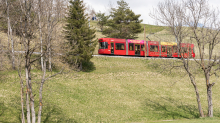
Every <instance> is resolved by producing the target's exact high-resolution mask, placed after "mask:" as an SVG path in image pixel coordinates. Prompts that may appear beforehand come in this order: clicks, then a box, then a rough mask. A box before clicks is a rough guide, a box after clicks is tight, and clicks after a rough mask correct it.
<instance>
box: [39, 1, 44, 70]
mask: <svg viewBox="0 0 220 123" xmlns="http://www.w3.org/2000/svg"><path fill="white" fill-rule="evenodd" d="M38 4H39V10H38V19H39V31H40V52H41V70H42V71H43V68H44V65H43V63H44V59H43V39H42V26H41V0H39V1H38Z"/></svg>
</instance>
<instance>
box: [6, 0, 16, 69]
mask: <svg viewBox="0 0 220 123" xmlns="http://www.w3.org/2000/svg"><path fill="white" fill-rule="evenodd" d="M5 2H6V6H7V20H8V50H9V49H10V39H11V50H12V53H11V62H12V69H13V70H15V64H14V41H13V38H12V29H11V24H10V18H9V5H8V1H7V0H6V1H5Z"/></svg>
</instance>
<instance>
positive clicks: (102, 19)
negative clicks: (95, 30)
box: [96, 12, 109, 31]
mask: <svg viewBox="0 0 220 123" xmlns="http://www.w3.org/2000/svg"><path fill="white" fill-rule="evenodd" d="M96 17H97V19H98V23H97V25H98V26H99V27H100V29H101V31H103V28H104V25H106V24H107V21H108V19H109V16H105V13H101V12H99V13H97V14H96Z"/></svg>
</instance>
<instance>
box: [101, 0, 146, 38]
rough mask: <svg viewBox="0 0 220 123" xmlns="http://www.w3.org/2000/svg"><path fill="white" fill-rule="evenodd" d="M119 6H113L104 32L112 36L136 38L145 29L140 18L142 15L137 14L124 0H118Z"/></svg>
mask: <svg viewBox="0 0 220 123" xmlns="http://www.w3.org/2000/svg"><path fill="white" fill-rule="evenodd" d="M117 4H118V8H112V10H111V14H110V19H109V20H108V22H107V26H106V28H105V29H104V30H103V34H104V35H106V36H108V37H111V38H125V39H135V38H137V34H138V33H140V32H142V31H143V28H141V25H140V23H141V22H142V21H143V20H139V17H140V16H141V15H135V13H134V12H133V11H132V10H130V8H129V7H128V3H126V2H125V1H124V0H120V1H117Z"/></svg>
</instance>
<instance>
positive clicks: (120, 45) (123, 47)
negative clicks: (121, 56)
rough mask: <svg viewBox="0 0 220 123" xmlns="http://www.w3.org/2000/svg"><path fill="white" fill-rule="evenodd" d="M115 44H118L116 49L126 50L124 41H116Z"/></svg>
mask: <svg viewBox="0 0 220 123" xmlns="http://www.w3.org/2000/svg"><path fill="white" fill-rule="evenodd" d="M115 45H116V50H124V49H125V46H124V44H122V43H115Z"/></svg>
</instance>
